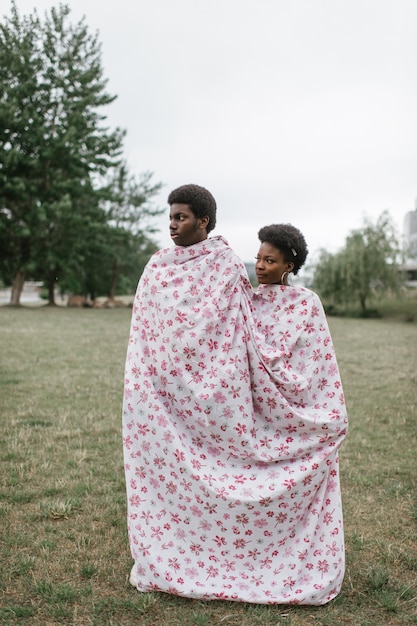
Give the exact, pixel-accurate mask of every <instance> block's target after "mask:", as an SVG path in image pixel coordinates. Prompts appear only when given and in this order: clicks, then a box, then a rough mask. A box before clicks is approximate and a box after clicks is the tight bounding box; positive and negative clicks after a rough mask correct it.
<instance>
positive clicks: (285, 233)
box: [258, 224, 308, 274]
mask: <svg viewBox="0 0 417 626" xmlns="http://www.w3.org/2000/svg"><path fill="white" fill-rule="evenodd" d="M258 238H259V241H260V242H261V243H264V241H265V242H266V243H270V244H271V245H272V246H275V248H278V250H280V252H281V253H282V254H283V255H284V259H285V262H286V263H294V269H293V271H292V273H293V274H297V273H298V270H299V269H300V268H301V267H302V266H303V265H304V263H305V260H306V258H307V254H308V248H307V243H306V240H305V239H304V235H303V234H302V233H301V231H299V230H298V228H295V226H292V225H291V224H271V225H270V226H264V227H263V228H261V229H260V231H259V232H258Z"/></svg>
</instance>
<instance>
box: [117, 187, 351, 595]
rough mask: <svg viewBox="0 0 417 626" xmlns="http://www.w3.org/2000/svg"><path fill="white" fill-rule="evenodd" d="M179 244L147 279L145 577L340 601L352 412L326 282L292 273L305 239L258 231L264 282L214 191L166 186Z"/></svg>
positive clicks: (137, 345) (135, 387)
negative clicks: (317, 290)
mask: <svg viewBox="0 0 417 626" xmlns="http://www.w3.org/2000/svg"><path fill="white" fill-rule="evenodd" d="M168 203H169V205H170V233H171V238H172V240H173V243H174V244H175V245H174V246H173V247H171V248H167V249H165V250H161V251H159V252H157V253H156V254H154V255H153V257H152V258H151V259H150V261H149V263H148V264H147V266H146V268H145V270H144V272H143V274H142V276H141V279H140V281H139V285H138V289H137V293H136V297H135V302H134V307H133V313H132V322H131V333H130V338H129V345H128V351H127V359H126V371H125V389H124V402H123V444H124V462H125V474H126V489H127V505H128V531H129V541H130V548H131V553H132V556H133V559H134V566H133V568H132V571H131V575H130V582H131V584H133V585H134V586H135V587H137V589H138V590H139V591H143V592H146V591H152V590H156V591H164V592H167V593H172V594H177V595H181V596H185V597H190V598H199V599H203V600H209V599H225V600H232V601H242V602H254V603H269V604H289V603H293V604H312V605H319V604H325V603H326V602H329V601H330V600H331V599H332V598H334V597H335V596H336V595H337V594H338V593H339V591H340V587H341V584H342V580H343V575H344V568H345V560H344V536H343V518H342V505H341V494H340V485H339V467H338V448H339V446H340V444H341V442H342V441H343V439H344V437H345V435H346V432H347V415H346V409H345V403H344V397H343V391H342V385H341V380H340V375H339V370H338V367H337V362H336V357H335V353H334V349H333V343H332V339H331V336H330V332H329V329H328V325H327V322H326V318H325V315H324V312H323V308H322V305H321V302H320V300H319V298H318V297H317V295H316V294H314V293H313V292H312V291H310V290H308V289H306V288H304V287H294V286H289V285H288V280H287V279H288V274H290V273H293V274H297V272H298V270H299V269H300V267H301V266H302V265H303V263H304V261H305V258H306V255H307V246H306V243H305V240H304V237H303V236H302V234H301V233H300V232H299V231H298V230H297V229H296V228H294V227H293V226H290V225H283V224H281V225H274V226H267V227H264V228H262V229H261V230H260V231H259V238H260V241H261V246H260V248H259V252H258V256H257V262H256V273H257V277H258V281H259V283H260V286H259V288H258V289H257V291H256V292H254V291H253V289H252V286H251V284H250V281H249V279H248V276H247V272H246V269H245V266H244V264H243V263H242V262H241V260H240V259H239V258H238V257H237V256H236V255H235V254H234V252H233V251H232V250H231V248H230V247H229V245H228V244H227V242H226V241H225V240H224V239H223V238H222V237H220V236H217V237H208V234H209V233H210V232H211V231H212V230H213V228H214V227H215V223H216V202H215V200H214V198H213V196H212V195H211V193H210V192H208V191H207V190H206V189H204V188H203V187H200V186H198V185H185V186H182V187H179V188H178V189H176V190H174V191H173V192H172V193H171V194H170V195H169V198H168Z"/></svg>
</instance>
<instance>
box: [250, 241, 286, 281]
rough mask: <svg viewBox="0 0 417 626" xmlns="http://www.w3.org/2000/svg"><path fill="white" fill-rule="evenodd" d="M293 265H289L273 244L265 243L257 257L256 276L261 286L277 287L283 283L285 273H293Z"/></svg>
mask: <svg viewBox="0 0 417 626" xmlns="http://www.w3.org/2000/svg"><path fill="white" fill-rule="evenodd" d="M293 267H294V264H293V263H287V262H286V261H285V259H284V255H283V253H282V252H281V250H279V249H278V248H276V247H275V246H273V245H272V244H271V243H267V242H266V241H264V242H263V243H262V244H261V247H260V248H259V251H258V254H257V256H256V264H255V270H256V276H257V278H258V283H259V284H260V285H275V284H280V283H281V276H282V275H283V273H284V272H291V270H292V269H293Z"/></svg>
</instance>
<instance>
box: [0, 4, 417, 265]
mask: <svg viewBox="0 0 417 626" xmlns="http://www.w3.org/2000/svg"><path fill="white" fill-rule="evenodd" d="M67 4H68V5H69V6H70V7H71V9H72V12H71V16H72V17H71V19H72V21H74V22H76V21H78V20H79V19H80V18H81V17H82V16H83V15H85V17H86V20H87V23H88V25H89V26H90V27H91V32H92V33H94V32H96V31H98V34H99V40H100V41H101V44H102V59H103V67H104V73H105V76H106V77H107V78H108V80H109V82H108V91H109V92H110V93H113V94H116V95H117V96H118V98H117V100H116V101H115V102H114V103H113V104H112V105H110V106H109V107H108V109H107V114H108V120H109V123H110V125H111V126H112V127H115V126H120V127H122V128H125V129H126V130H127V138H126V142H125V146H126V152H125V154H126V160H127V162H128V164H129V166H130V169H131V171H132V173H138V174H139V173H140V172H143V171H147V170H151V171H152V172H154V181H155V182H158V181H161V182H162V183H164V188H163V190H162V192H161V194H160V195H159V196H158V197H157V198H156V202H157V204H158V205H159V206H161V207H163V206H166V198H167V196H168V193H169V192H170V191H171V190H172V189H173V188H175V187H178V186H179V185H182V184H185V183H197V184H200V185H203V186H204V187H207V188H208V189H209V190H210V191H211V192H212V193H213V195H214V196H215V198H216V201H217V206H218V222H217V227H216V230H215V231H214V234H222V235H224V236H225V237H226V239H227V240H228V241H229V243H230V244H231V245H232V247H233V248H234V249H235V251H236V252H237V253H238V254H239V256H240V257H241V258H242V259H243V260H244V261H250V260H252V259H253V257H254V256H255V254H256V252H257V249H258V243H259V242H258V239H257V232H258V230H259V228H260V227H261V226H264V225H265V224H271V223H277V222H290V223H292V224H294V225H295V226H297V227H298V228H300V229H301V230H302V232H303V233H304V235H305V237H306V239H307V242H308V244H309V248H310V252H311V255H310V257H313V258H314V253H315V252H317V250H318V249H319V248H322V247H324V248H327V249H328V250H330V251H331V252H334V251H336V250H337V249H339V248H340V247H341V246H343V244H344V241H345V238H346V236H347V235H348V233H349V231H351V230H352V229H355V228H360V227H361V226H362V225H363V220H364V217H365V216H367V217H369V218H371V219H372V220H374V221H375V220H376V219H377V217H378V216H379V215H380V214H381V213H382V211H384V210H385V209H387V210H388V211H389V212H390V214H391V215H392V217H393V219H394V221H395V223H396V225H397V227H398V231H399V232H400V233H401V232H402V227H403V218H404V215H405V213H406V212H408V211H410V210H413V209H414V208H415V200H416V198H417V37H416V32H417V1H416V0H147V1H145V0H118V1H116V2H105V1H104V0H69V1H68V2H67ZM35 5H36V8H37V11H38V13H39V15H40V16H43V15H44V12H45V10H46V9H48V10H49V8H50V7H51V6H57V5H58V2H53V0H36V2H35V0H17V6H18V8H19V10H20V12H21V13H22V14H27V13H31V12H32V10H33V8H34V6H35ZM7 6H8V5H7V3H6V2H2V9H3V11H2V15H4V14H5V13H9V9H8V8H7ZM9 8H10V4H9ZM158 225H160V227H161V233H160V236H159V244H160V245H161V247H165V246H169V245H171V240H170V238H169V234H168V209H167V212H166V215H165V216H164V218H163V219H161V220H160V221H158ZM313 258H311V260H313Z"/></svg>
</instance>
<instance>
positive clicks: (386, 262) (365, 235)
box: [313, 211, 402, 312]
mask: <svg viewBox="0 0 417 626" xmlns="http://www.w3.org/2000/svg"><path fill="white" fill-rule="evenodd" d="M400 264H401V249H400V243H399V237H398V235H397V232H396V229H395V226H394V224H393V222H392V219H391V217H390V215H389V213H388V211H384V212H383V213H382V214H381V215H380V217H379V218H378V219H377V221H376V222H375V223H372V221H371V220H370V219H365V221H364V225H363V227H362V228H360V229H357V230H353V231H351V233H350V234H349V235H348V237H347V238H346V242H345V246H344V248H342V249H341V250H340V251H339V252H337V253H335V254H330V253H328V252H326V251H321V253H320V255H319V260H318V263H317V264H316V266H315V271H314V279H313V286H314V289H316V290H317V291H318V292H319V293H320V295H321V297H322V298H323V299H324V300H325V301H327V302H328V303H331V304H335V305H337V304H342V305H347V304H352V303H354V302H357V303H358V304H359V306H360V309H361V310H362V312H365V311H366V310H367V307H368V303H369V301H370V300H371V299H372V298H373V297H374V296H377V295H380V294H381V293H383V292H386V291H397V290H398V289H399V287H400V285H401V284H402V276H401V272H400Z"/></svg>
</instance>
